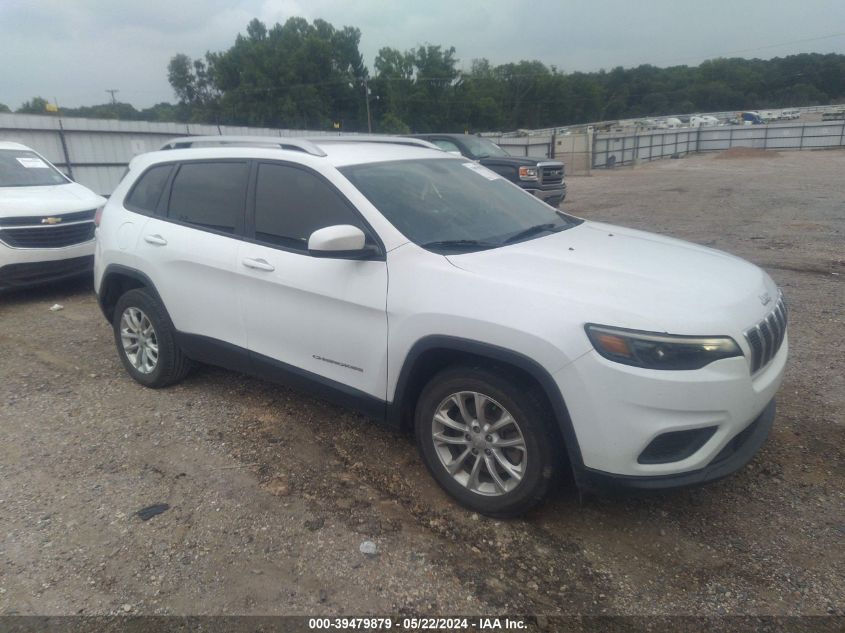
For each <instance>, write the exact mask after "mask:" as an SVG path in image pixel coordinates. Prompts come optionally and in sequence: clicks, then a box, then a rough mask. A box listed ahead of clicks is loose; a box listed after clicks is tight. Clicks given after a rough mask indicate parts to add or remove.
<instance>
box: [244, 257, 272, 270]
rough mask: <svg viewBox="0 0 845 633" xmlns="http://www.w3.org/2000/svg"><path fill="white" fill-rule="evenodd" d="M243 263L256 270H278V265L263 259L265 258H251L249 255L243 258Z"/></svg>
mask: <svg viewBox="0 0 845 633" xmlns="http://www.w3.org/2000/svg"><path fill="white" fill-rule="evenodd" d="M243 265H244V266H246V267H247V268H253V269H255V270H267V271H273V270H276V267H275V266H273V264H271V263H269V262H267V261H265V260H263V259H250V258H249V257H247V258H246V259H244V260H243Z"/></svg>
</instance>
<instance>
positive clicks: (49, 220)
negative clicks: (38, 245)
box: [41, 217, 62, 224]
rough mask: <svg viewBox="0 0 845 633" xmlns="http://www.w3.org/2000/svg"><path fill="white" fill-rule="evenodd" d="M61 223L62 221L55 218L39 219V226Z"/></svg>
mask: <svg viewBox="0 0 845 633" xmlns="http://www.w3.org/2000/svg"><path fill="white" fill-rule="evenodd" d="M61 221H62V219H61V218H57V217H51V218H41V224H58V223H59V222H61Z"/></svg>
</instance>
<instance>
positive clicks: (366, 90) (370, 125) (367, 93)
mask: <svg viewBox="0 0 845 633" xmlns="http://www.w3.org/2000/svg"><path fill="white" fill-rule="evenodd" d="M364 101H365V102H366V103H367V131H368V132H369V133H370V134H372V133H373V117H372V116H370V87H369V86H368V85H367V80H366V79H364Z"/></svg>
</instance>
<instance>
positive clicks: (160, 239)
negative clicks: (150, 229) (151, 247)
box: [144, 233, 167, 246]
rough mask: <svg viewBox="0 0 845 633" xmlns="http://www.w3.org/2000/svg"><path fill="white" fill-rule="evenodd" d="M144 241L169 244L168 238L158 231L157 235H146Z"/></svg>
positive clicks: (160, 244) (162, 244)
mask: <svg viewBox="0 0 845 633" xmlns="http://www.w3.org/2000/svg"><path fill="white" fill-rule="evenodd" d="M144 241H145V242H147V244H155V245H156V246H164V245H165V244H167V240H166V239H164V238H163V237H162V236H161V235H159V234H158V233H156V234H155V235H145V236H144Z"/></svg>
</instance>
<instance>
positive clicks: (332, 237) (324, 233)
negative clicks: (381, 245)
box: [308, 224, 376, 259]
mask: <svg viewBox="0 0 845 633" xmlns="http://www.w3.org/2000/svg"><path fill="white" fill-rule="evenodd" d="M366 242H367V238H366V236H365V235H364V232H363V231H362V230H361V229H359V228H358V227H357V226H352V225H351V224H337V225H335V226H327V227H325V228H322V229H317V230H316V231H314V232H313V233H312V234H311V236H310V237H309V238H308V253H309V254H310V255H311V256H313V257H332V258H335V259H369V258H370V257H372V256H373V255H375V254H376V249H375V248H373V247H372V246H367V245H366Z"/></svg>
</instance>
